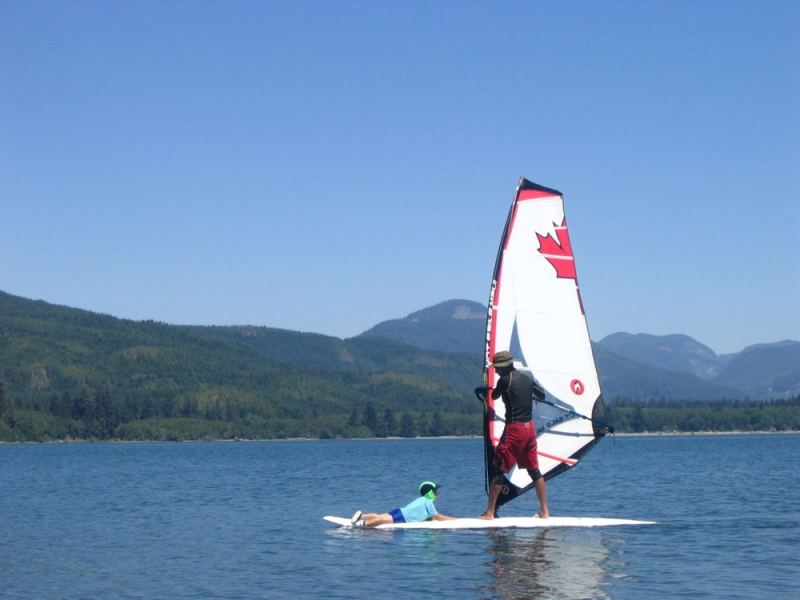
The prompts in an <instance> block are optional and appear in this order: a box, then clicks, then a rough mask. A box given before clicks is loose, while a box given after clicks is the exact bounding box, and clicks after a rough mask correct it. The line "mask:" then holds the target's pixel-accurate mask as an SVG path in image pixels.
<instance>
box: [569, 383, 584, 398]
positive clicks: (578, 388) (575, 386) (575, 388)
mask: <svg viewBox="0 0 800 600" xmlns="http://www.w3.org/2000/svg"><path fill="white" fill-rule="evenodd" d="M569 389H571V390H572V393H573V394H575V395H576V396H580V395H582V394H583V392H584V391H586V388H585V387H584V386H583V382H582V381H581V380H580V379H573V380H572V381H570V383H569Z"/></svg>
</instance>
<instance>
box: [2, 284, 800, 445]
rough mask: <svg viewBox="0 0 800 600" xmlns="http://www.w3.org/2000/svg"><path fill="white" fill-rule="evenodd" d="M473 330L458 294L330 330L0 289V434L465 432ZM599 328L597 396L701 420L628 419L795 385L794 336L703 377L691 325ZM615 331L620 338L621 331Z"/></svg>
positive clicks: (475, 377)
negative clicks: (634, 331)
mask: <svg viewBox="0 0 800 600" xmlns="http://www.w3.org/2000/svg"><path fill="white" fill-rule="evenodd" d="M484 329H485V317H484V315H483V307H482V306H481V305H480V304H477V303H474V302H469V301H463V300H454V301H450V302H445V303H442V304H440V305H437V306H434V307H431V308H429V309H425V310H422V311H417V312H415V313H412V314H411V315H409V316H408V317H406V318H405V319H397V320H394V321H391V322H388V323H382V324H378V325H376V326H375V327H374V328H372V329H370V330H369V331H367V332H365V333H364V334H362V335H360V336H357V337H355V338H351V339H346V340H342V339H339V338H334V337H330V336H324V335H319V334H312V333H300V332H295V331H287V330H282V329H274V328H267V327H249V326H243V327H199V326H173V325H167V324H164V323H157V322H153V321H141V322H140V321H129V320H125V319H118V318H115V317H112V316H108V315H101V314H96V313H92V312H89V311H84V310H78V309H73V308H69V307H64V306H56V305H52V304H48V303H46V302H41V301H32V300H27V299H25V298H20V297H17V296H12V295H10V294H6V293H3V292H0V440H41V439H63V438H97V439H107V438H119V439H211V438H236V437H240V438H275V437H303V436H308V437H353V436H358V437H369V436H383V435H401V436H415V435H444V434H453V435H463V434H479V433H480V431H481V424H482V409H481V405H480V403H478V402H477V401H476V400H475V398H474V396H473V395H472V388H473V387H474V386H475V385H476V384H477V383H479V381H480V377H481V374H482V356H481V353H482V348H483V339H484V336H485V332H484ZM610 337H612V340H613V346H614V348H615V350H617V352H614V351H612V350H610V349H609V348H608V347H607V344H606V343H605V342H606V340H603V341H601V342H600V343H598V344H595V354H596V357H597V361H598V366H599V370H600V374H601V380H602V383H603V388H604V394H605V397H606V399H607V400H608V401H609V402H610V403H611V404H612V405H615V404H618V405H619V406H620V409H619V412H618V413H617V414H618V415H620V418H621V419H622V421H623V422H624V423H627V424H628V425H627V426H630V427H631V428H635V427H636V426H637V425H636V424H637V423H638V424H639V425H641V424H642V423H662V424H663V423H666V424H667V425H665V426H672V425H671V424H672V423H673V422H677V423H679V424H684V425H682V426H687V427H689V426H691V427H694V428H699V427H701V426H702V424H703V423H709V421H708V418H705V420H703V421H698V420H696V419H695V420H686V419H684V420H680V419H679V417H680V414H683V413H680V410H678V413H679V414H678V415H677V416H676V415H674V414H671V413H670V415H671V416H669V418H666V417H664V418H662V417H661V416H659V414H655V415H653V414H650V413H644V417H641V418H639V417H640V416H641V415H640V414H639V413H637V412H635V411H634V408H632V406H633V405H632V404H631V403H634V404H635V403H642V402H645V403H649V404H650V406H651V407H652V408H653V410H662V409H663V410H674V409H675V406H674V404H675V403H676V402H679V401H680V402H683V403H684V404H686V402H697V401H708V400H720V399H725V400H732V399H736V398H742V397H744V396H746V395H748V394H749V395H751V397H768V394H763V395H762V391H763V390H764V389H765V387H766V389H768V391H772V392H774V397H775V398H782V397H787V398H790V396H791V394H792V393H793V394H795V396H796V394H797V391H796V390H798V385H797V381H798V377H797V366H798V362H799V361H798V358H800V357H798V352H799V350H798V348H799V347H800V344H798V343H797V342H786V343H781V344H762V345H758V346H753V347H750V348H747V349H745V350H744V351H742V352H741V353H739V354H737V355H735V356H726V357H718V358H719V361H720V362H719V365H720V366H719V372H718V374H717V375H716V376H715V377H714V379H713V380H711V379H704V378H702V377H700V376H698V375H696V374H693V373H692V372H691V371H692V370H693V369H695V370H696V369H699V370H700V371H701V372H704V373H708V369H707V368H706V366H704V365H707V364H710V363H709V361H710V359H709V357H708V352H710V350H708V349H704V347H702V346H701V345H699V344H697V343H696V342H694V340H691V338H686V336H664V337H667V338H669V339H661V338H658V337H657V336H629V335H627V334H616V335H615V336H610ZM630 339H633V340H634V342H635V343H634V344H633V346H634V347H635V348H636V350H635V351H632V350H631V349H630V347H629V346H626V345H625V344H624V342H625V341H626V340H630ZM648 344H650V346H648ZM608 345H612V344H610V343H609V344H608ZM665 348H666V349H665ZM678 348H684V349H686V350H687V352H688V353H689V354H690V355H691V356H692V357H693V358H691V359H686V358H685V357H681V352H680V350H679V349H678ZM443 349H445V350H447V351H443ZM711 354H713V353H711ZM625 355H627V356H625ZM631 356H634V357H636V358H638V359H639V360H638V361H637V360H633V359H632V358H630V357H631ZM664 357H668V358H669V360H667V358H664ZM704 361H705V362H704ZM647 362H651V363H655V365H654V364H646V363H647ZM661 363H663V364H664V365H669V366H670V367H671V368H672V369H673V370H669V369H667V368H660V367H659V366H658V365H659V364H661ZM687 370H688V371H689V372H687ZM721 381H725V382H730V385H729V386H727V387H726V386H723V385H721V384H720V383H719V382H721ZM754 382H755V383H754ZM792 390H794V392H793V391H792ZM789 402H790V405H787V407H785V408H782V409H781V410H783V411H784V412H785V411H789V412H792V411H794V412H799V411H798V408H797V406H798V403H797V399H796V398H794V399H790V401H789ZM670 403H671V404H670ZM792 403H793V404H792ZM659 406H660V407H661V408H658V407H659ZM732 410H738V411H739V412H738V413H737V414H735V415H733V416H731V417H730V418H729V419H727V420H725V421H724V422H723V421H720V422H719V423H718V424H716V425H713V424H712V427H722V426H724V423H736V424H738V423H748V422H749V423H758V424H759V426H760V427H776V428H780V427H784V426H785V425H786V423H787V421H786V417H785V416H780V418H779V417H778V416H777V415H779V412H776V411H777V410H778V409H775V411H771V412H769V411H768V412H759V413H758V414H755V413H753V414H750V413H748V412H747V411H745V410H744V409H741V410H739V409H732ZM626 411H627V412H626ZM631 411H634V412H631ZM780 414H781V415H783V413H780ZM792 414H794V413H792ZM748 415H749V416H748ZM756 416H757V417H758V418H757V419H756ZM676 419H677V420H676ZM781 419H783V420H781ZM720 423H721V424H720ZM770 423H772V425H770ZM737 426H741V425H737Z"/></svg>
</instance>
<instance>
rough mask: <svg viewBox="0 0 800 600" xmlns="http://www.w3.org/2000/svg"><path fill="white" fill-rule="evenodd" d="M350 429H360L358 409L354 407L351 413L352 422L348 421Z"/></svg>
mask: <svg viewBox="0 0 800 600" xmlns="http://www.w3.org/2000/svg"><path fill="white" fill-rule="evenodd" d="M347 426H348V427H358V407H356V406H354V407H353V411H352V412H351V413H350V420H349V421H347Z"/></svg>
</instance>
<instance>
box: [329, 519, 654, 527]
mask: <svg viewBox="0 0 800 600" xmlns="http://www.w3.org/2000/svg"><path fill="white" fill-rule="evenodd" d="M323 518H324V519H325V520H326V521H328V522H329V523H333V524H335V525H339V526H340V527H353V525H352V523H350V519H346V518H343V517H323ZM653 524H655V521H634V520H632V519H605V518H601V517H550V518H549V519H541V518H539V517H499V518H497V519H491V520H487V519H477V518H463V519H451V520H448V521H420V522H417V523H391V524H387V525H378V526H377V527H370V528H369V529H496V528H500V527H520V528H531V527H609V526H612V525H653ZM356 529H363V528H362V527H356Z"/></svg>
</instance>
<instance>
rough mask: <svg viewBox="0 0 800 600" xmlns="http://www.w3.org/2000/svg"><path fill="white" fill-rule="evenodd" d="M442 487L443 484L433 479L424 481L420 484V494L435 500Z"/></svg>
mask: <svg viewBox="0 0 800 600" xmlns="http://www.w3.org/2000/svg"><path fill="white" fill-rule="evenodd" d="M440 487H442V486H440V485H439V484H437V483H434V482H433V481H423V482H422V483H420V484H419V495H420V496H425V497H426V498H427V499H428V500H435V499H436V495H437V494H438V493H439V488H440Z"/></svg>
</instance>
